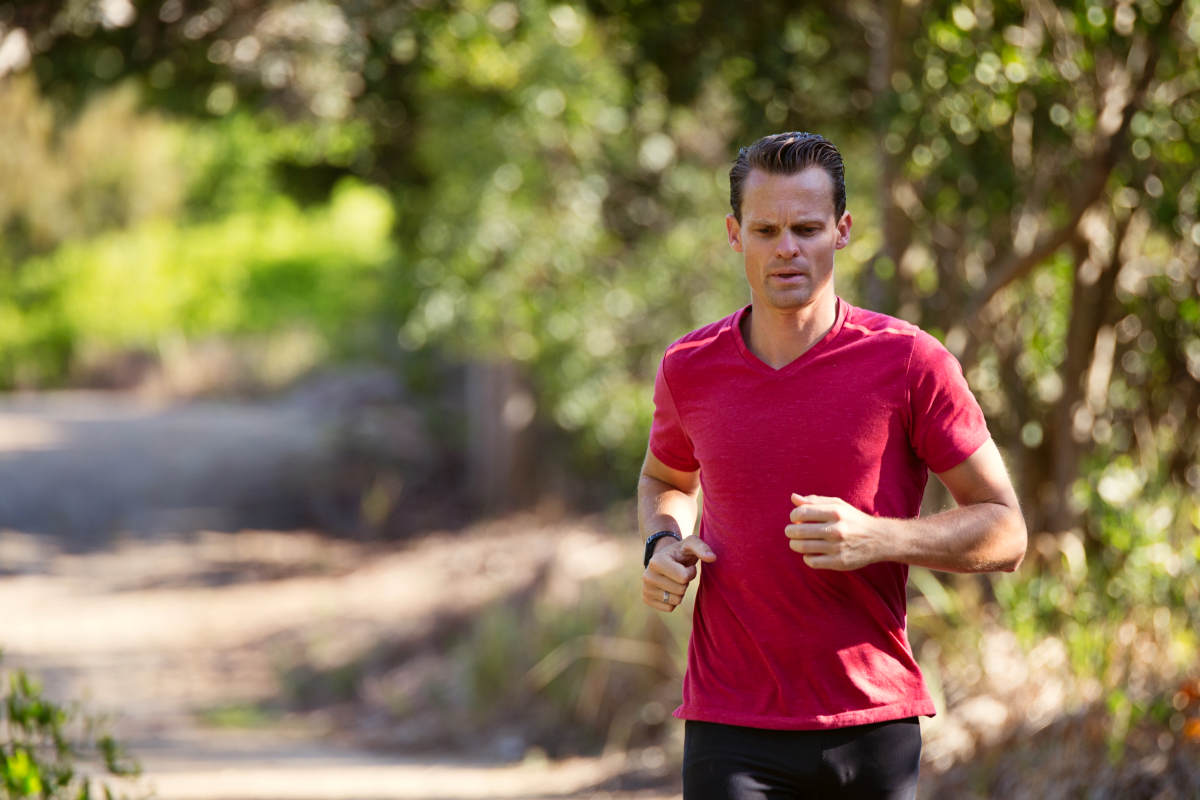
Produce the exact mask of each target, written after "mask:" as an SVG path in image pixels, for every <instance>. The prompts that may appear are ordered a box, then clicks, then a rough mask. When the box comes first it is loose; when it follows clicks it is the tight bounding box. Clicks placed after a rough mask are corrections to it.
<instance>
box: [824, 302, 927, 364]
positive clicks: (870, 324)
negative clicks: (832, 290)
mask: <svg viewBox="0 0 1200 800" xmlns="http://www.w3.org/2000/svg"><path fill="white" fill-rule="evenodd" d="M925 337H928V338H929V339H930V340H932V341H933V342H935V343H936V342H937V340H936V339H934V338H933V337H932V336H929V334H927V333H925V332H924V331H923V330H921V329H920V328H918V327H917V326H916V325H913V324H912V323H911V322H905V321H904V320H902V319H898V318H896V317H891V316H888V315H887V314H881V313H879V312H878V311H870V310H868V309H865V308H858V307H857V306H852V305H849V304H847V312H846V321H845V323H843V325H842V337H841V338H842V339H843V340H844V341H845V342H846V343H847V344H850V345H857V346H862V347H867V348H869V351H870V352H872V353H877V354H878V353H880V352H881V351H883V352H886V353H887V355H888V357H889V358H901V359H904V360H905V361H907V360H908V358H909V357H910V356H911V354H912V353H913V351H914V349H915V347H916V345H917V344H918V342H919V341H921V342H922V343H923V341H922V340H923V339H924V338H925Z"/></svg>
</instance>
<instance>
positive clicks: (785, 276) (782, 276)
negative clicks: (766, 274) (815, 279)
mask: <svg viewBox="0 0 1200 800" xmlns="http://www.w3.org/2000/svg"><path fill="white" fill-rule="evenodd" d="M770 277H772V278H778V279H779V280H783V281H793V280H798V279H800V278H807V277H808V273H807V272H804V271H803V270H799V269H781V270H776V271H775V272H772V273H771V274H770Z"/></svg>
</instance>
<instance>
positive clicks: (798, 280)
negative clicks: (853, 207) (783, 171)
mask: <svg viewBox="0 0 1200 800" xmlns="http://www.w3.org/2000/svg"><path fill="white" fill-rule="evenodd" d="M850 224H851V219H850V214H849V212H847V213H844V214H842V217H841V219H836V218H835V217H834V207H833V180H832V179H831V178H830V177H829V174H828V173H827V172H825V170H823V169H822V168H820V167H808V168H806V169H804V170H802V171H800V172H797V173H795V174H793V175H774V174H772V173H769V172H764V171H762V170H758V169H755V170H751V171H750V174H749V175H747V176H746V182H745V184H744V185H743V187H742V221H741V222H740V223H739V222H738V221H737V219H736V218H735V217H734V216H733V215H732V214H730V215H729V216H728V217H726V218H725V225H726V229H727V230H728V233H729V244H730V246H732V247H733V249H734V250H736V251H737V252H739V253H742V254H743V256H744V259H745V262H746V280H747V281H748V282H749V284H750V292H751V294H752V295H753V298H754V304H755V306H760V305H762V306H763V307H767V308H775V309H778V310H781V311H795V310H799V309H802V308H804V307H805V306H809V305H811V304H812V303H813V302H814V301H816V300H817V299H819V298H821V297H823V296H824V295H825V294H829V295H832V293H833V254H834V251H835V250H841V249H842V248H843V247H845V246H846V245H847V244H848V243H849V242H850Z"/></svg>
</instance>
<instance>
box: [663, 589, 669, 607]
mask: <svg viewBox="0 0 1200 800" xmlns="http://www.w3.org/2000/svg"><path fill="white" fill-rule="evenodd" d="M663 602H664V603H666V604H667V605H670V604H671V593H670V592H668V591H667V590H666V589H663Z"/></svg>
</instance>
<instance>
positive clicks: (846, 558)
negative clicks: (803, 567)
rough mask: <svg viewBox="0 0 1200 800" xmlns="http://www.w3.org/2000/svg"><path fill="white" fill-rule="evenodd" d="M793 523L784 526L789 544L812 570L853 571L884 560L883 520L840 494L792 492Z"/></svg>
mask: <svg viewBox="0 0 1200 800" xmlns="http://www.w3.org/2000/svg"><path fill="white" fill-rule="evenodd" d="M792 503H793V504H794V505H795V506H796V507H795V508H793V509H792V513H791V521H792V524H791V525H788V526H787V527H785V528H784V529H783V532H784V533H786V534H787V537H788V539H790V540H791V541H789V542H788V546H789V547H791V548H792V549H793V550H795V551H796V552H797V553H800V554H801V555H803V556H804V563H805V564H808V565H809V566H810V567H812V568H813V569H834V570H843V571H844V570H852V569H858V568H859V567H865V566H867V565H868V564H873V563H875V562H876V561H883V560H885V558H884V554H883V552H882V547H881V542H882V541H883V539H884V537H883V536H882V535H881V532H880V528H881V522H882V520H880V519H878V518H876V517H872V516H871V515H869V514H865V513H863V512H862V511H859V510H858V509H857V508H855V507H854V506H852V505H850V504H849V503H847V502H846V501H845V500H843V499H841V498H840V497H821V496H819V495H799V494H793V495H792Z"/></svg>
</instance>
